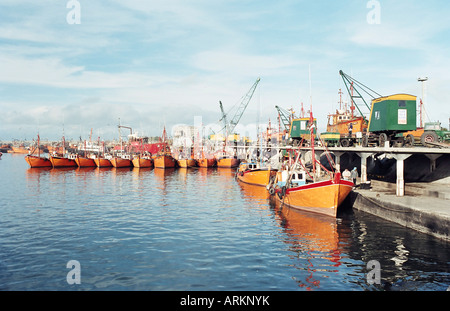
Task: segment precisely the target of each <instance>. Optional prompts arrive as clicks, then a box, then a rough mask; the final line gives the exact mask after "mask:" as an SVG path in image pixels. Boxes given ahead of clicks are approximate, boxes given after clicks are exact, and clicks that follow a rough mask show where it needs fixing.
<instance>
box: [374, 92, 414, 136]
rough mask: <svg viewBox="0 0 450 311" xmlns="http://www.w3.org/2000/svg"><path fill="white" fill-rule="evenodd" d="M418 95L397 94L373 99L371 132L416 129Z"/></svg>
mask: <svg viewBox="0 0 450 311" xmlns="http://www.w3.org/2000/svg"><path fill="white" fill-rule="evenodd" d="M416 106H417V104H416V96H413V95H407V94H397V95H391V96H386V97H381V98H377V99H374V100H372V109H371V112H370V121H369V132H373V133H376V132H403V131H412V130H416V127H417V112H416Z"/></svg>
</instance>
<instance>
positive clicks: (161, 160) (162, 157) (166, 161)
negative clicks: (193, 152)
mask: <svg viewBox="0 0 450 311" xmlns="http://www.w3.org/2000/svg"><path fill="white" fill-rule="evenodd" d="M153 162H154V165H155V167H157V168H174V167H176V165H177V161H176V160H175V159H174V157H172V155H170V154H165V153H164V154H159V155H157V156H156V157H155V158H154V159H153Z"/></svg>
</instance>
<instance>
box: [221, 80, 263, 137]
mask: <svg viewBox="0 0 450 311" xmlns="http://www.w3.org/2000/svg"><path fill="white" fill-rule="evenodd" d="M259 81H261V79H260V78H258V79H256V82H255V83H254V84H253V85H252V87H251V88H250V90H249V91H248V92H247V94H245V95H244V97H243V98H242V100H241V102H240V104H239V106H238V108H237V110H236V112H235V114H234V116H233V118H232V119H231V120H230V122H228V121H227V113H225V111H224V109H223V105H222V102H220V110H221V112H222V118H221V119H220V120H219V121H223V122H224V125H225V127H224V129H225V130H226V131H227V133H228V134H232V133H233V132H234V130H235V128H236V125H237V124H238V123H239V120H240V119H241V117H242V115H243V114H244V111H245V109H246V108H247V106H248V103H249V102H250V100H251V99H252V97H253V94H254V93H255V90H256V87H257V86H258V83H259ZM228 113H229V112H228Z"/></svg>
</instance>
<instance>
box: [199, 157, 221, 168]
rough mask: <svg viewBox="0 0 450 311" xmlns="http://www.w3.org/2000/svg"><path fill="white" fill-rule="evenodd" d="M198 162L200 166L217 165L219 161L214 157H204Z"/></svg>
mask: <svg viewBox="0 0 450 311" xmlns="http://www.w3.org/2000/svg"><path fill="white" fill-rule="evenodd" d="M197 162H198V166H199V167H214V166H216V165H217V163H216V162H217V161H216V159H214V158H212V159H207V158H203V159H199V160H197Z"/></svg>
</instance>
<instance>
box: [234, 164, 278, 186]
mask: <svg viewBox="0 0 450 311" xmlns="http://www.w3.org/2000/svg"><path fill="white" fill-rule="evenodd" d="M274 174H276V171H273V170H269V169H268V168H267V169H264V168H263V169H252V170H247V171H240V172H238V173H237V179H238V180H239V181H240V182H243V183H246V184H250V185H255V186H261V187H266V186H267V185H268V184H269V182H270V177H271V176H272V175H274Z"/></svg>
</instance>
